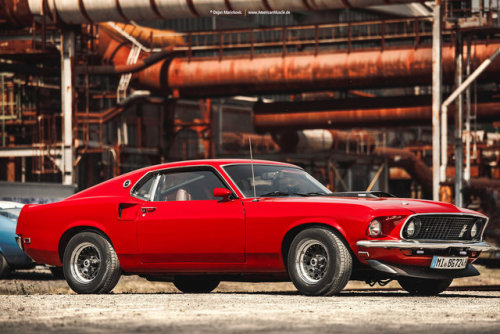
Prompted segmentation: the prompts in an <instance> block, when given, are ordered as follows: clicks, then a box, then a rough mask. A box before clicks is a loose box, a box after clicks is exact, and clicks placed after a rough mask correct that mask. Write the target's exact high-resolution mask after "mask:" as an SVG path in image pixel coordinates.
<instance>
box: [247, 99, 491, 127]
mask: <svg viewBox="0 0 500 334" xmlns="http://www.w3.org/2000/svg"><path fill="white" fill-rule="evenodd" d="M258 107H259V105H256V108H258ZM268 107H271V106H267V108H268ZM450 109H453V108H450ZM275 110H279V109H278V108H275ZM254 112H255V115H254V126H255V129H256V130H257V131H259V132H260V131H270V130H279V129H283V128H284V127H286V128H291V129H325V128H353V127H354V128H356V127H357V128H366V127H372V128H373V127H377V128H380V127H395V126H401V127H405V126H415V125H430V123H431V119H432V117H431V116H432V108H431V106H430V105H426V106H411V107H401V108H399V107H393V108H376V109H373V108H372V109H354V110H353V109H345V110H335V111H310V112H308V111H305V110H304V111H302V112H293V113H290V112H287V110H283V109H282V110H281V112H278V113H272V114H263V113H260V112H259V110H258V109H254ZM453 115H454V113H451V114H450V116H452V117H450V118H449V120H448V121H449V122H450V123H451V121H453ZM477 116H478V121H494V120H500V103H498V102H486V103H478V104H477Z"/></svg>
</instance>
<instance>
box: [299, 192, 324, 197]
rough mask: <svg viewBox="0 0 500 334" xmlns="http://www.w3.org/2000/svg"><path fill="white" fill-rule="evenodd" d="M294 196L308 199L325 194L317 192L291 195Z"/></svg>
mask: <svg viewBox="0 0 500 334" xmlns="http://www.w3.org/2000/svg"><path fill="white" fill-rule="evenodd" d="M293 194H294V195H299V196H304V197H309V196H323V195H325V193H319V192H309V193H293Z"/></svg>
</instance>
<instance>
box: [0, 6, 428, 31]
mask: <svg viewBox="0 0 500 334" xmlns="http://www.w3.org/2000/svg"><path fill="white" fill-rule="evenodd" d="M410 2H423V0H322V1H317V0H286V1H285V0H203V1H201V0H149V1H146V0H51V1H47V2H46V3H47V7H48V8H46V11H47V12H48V13H55V15H56V16H57V18H58V20H61V21H62V22H64V23H66V24H83V23H97V22H106V21H117V22H128V21H151V20H166V19H172V18H183V17H200V16H212V15H216V14H215V13H214V11H224V10H230V11H231V10H235V11H241V13H242V14H243V11H244V10H290V11H311V10H325V9H339V8H353V7H359V8H362V7H369V6H377V5H387V4H395V3H410ZM42 4H43V1H41V0H2V2H0V5H3V6H1V7H0V8H5V10H3V11H0V14H3V15H1V16H0V19H2V18H3V19H7V20H8V21H9V22H12V23H16V24H25V25H27V24H30V23H31V21H32V17H33V16H38V15H40V13H41V12H42V8H41V7H42ZM17 8H21V9H22V10H23V11H22V15H21V13H18V9H17ZM221 14H223V13H221ZM30 17H31V19H30Z"/></svg>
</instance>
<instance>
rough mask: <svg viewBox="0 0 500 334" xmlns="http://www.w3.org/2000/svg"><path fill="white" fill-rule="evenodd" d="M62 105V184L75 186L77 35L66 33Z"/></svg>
mask: <svg viewBox="0 0 500 334" xmlns="http://www.w3.org/2000/svg"><path fill="white" fill-rule="evenodd" d="M61 40H62V43H61V90H62V94H61V105H62V116H63V141H62V147H61V148H62V149H61V151H62V152H63V157H62V168H61V172H62V183H63V184H66V185H71V184H74V179H73V161H74V147H73V144H74V143H73V95H74V90H73V75H72V68H73V57H74V56H75V33H74V32H73V31H65V32H63V33H62V34H61Z"/></svg>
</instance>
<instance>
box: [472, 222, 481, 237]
mask: <svg viewBox="0 0 500 334" xmlns="http://www.w3.org/2000/svg"><path fill="white" fill-rule="evenodd" d="M478 235H479V223H478V222H475V223H474V224H473V225H472V227H471V228H470V236H471V238H472V239H475V238H476V237H477V236H478Z"/></svg>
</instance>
